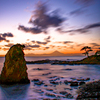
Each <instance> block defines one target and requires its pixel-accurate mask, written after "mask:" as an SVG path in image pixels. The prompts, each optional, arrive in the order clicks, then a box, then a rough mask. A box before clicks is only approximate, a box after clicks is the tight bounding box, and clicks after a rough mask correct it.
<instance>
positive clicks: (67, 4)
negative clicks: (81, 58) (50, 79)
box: [0, 0, 100, 55]
mask: <svg viewBox="0 0 100 100" xmlns="http://www.w3.org/2000/svg"><path fill="white" fill-rule="evenodd" d="M99 6H100V0H87V2H86V1H85V0H81V2H80V0H48V1H47V0H40V1H37V0H16V1H15V0H0V55H5V54H6V53H7V51H8V50H9V48H10V47H11V46H12V45H14V44H16V43H20V44H24V45H25V50H24V52H25V54H26V55H28V54H49V53H52V52H54V51H59V52H61V53H64V54H72V55H73V54H79V53H80V54H81V53H82V52H81V51H80V49H81V48H82V47H84V46H90V47H91V48H92V49H93V51H92V52H91V53H94V52H95V51H96V50H98V49H99V48H100V7H99Z"/></svg>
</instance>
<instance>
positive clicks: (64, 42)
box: [55, 41, 73, 44]
mask: <svg viewBox="0 0 100 100" xmlns="http://www.w3.org/2000/svg"><path fill="white" fill-rule="evenodd" d="M55 43H63V44H68V43H73V41H57V42H55Z"/></svg>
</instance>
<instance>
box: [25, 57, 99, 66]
mask: <svg viewBox="0 0 100 100" xmlns="http://www.w3.org/2000/svg"><path fill="white" fill-rule="evenodd" d="M26 64H52V65H56V64H59V65H63V64H68V65H80V64H92V65H93V64H98V65H100V55H92V56H89V57H87V58H84V59H82V60H77V61H61V60H49V59H46V60H38V61H26Z"/></svg>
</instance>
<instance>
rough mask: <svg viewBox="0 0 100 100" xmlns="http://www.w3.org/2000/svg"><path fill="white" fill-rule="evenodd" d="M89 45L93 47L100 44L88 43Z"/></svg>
mask: <svg viewBox="0 0 100 100" xmlns="http://www.w3.org/2000/svg"><path fill="white" fill-rule="evenodd" d="M90 45H92V46H93V47H95V46H100V44H98V43H90Z"/></svg>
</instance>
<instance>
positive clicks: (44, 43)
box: [36, 41, 48, 45]
mask: <svg viewBox="0 0 100 100" xmlns="http://www.w3.org/2000/svg"><path fill="white" fill-rule="evenodd" d="M36 43H37V44H43V45H46V44H47V43H48V42H40V41H36Z"/></svg>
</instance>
